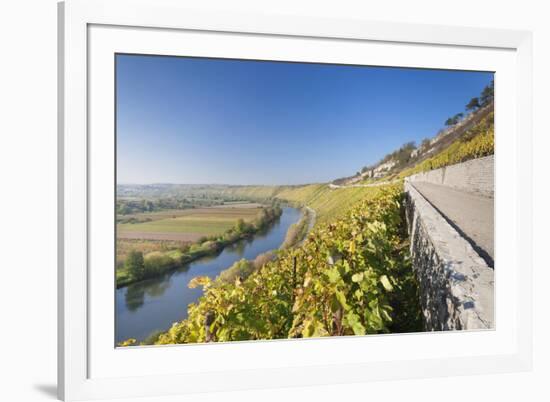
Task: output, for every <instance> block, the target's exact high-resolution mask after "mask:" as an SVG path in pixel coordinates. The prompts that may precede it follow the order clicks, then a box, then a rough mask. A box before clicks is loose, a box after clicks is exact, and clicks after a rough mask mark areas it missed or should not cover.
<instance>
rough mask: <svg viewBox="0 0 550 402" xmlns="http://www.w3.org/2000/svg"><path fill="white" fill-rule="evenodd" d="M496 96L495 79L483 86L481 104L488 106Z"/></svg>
mask: <svg viewBox="0 0 550 402" xmlns="http://www.w3.org/2000/svg"><path fill="white" fill-rule="evenodd" d="M494 98H495V81H494V80H491V83H490V84H489V85H487V86H486V87H485V88H483V92H481V96H480V103H481V106H487V105H488V104H489V103H491V102H492V101H493V99H494Z"/></svg>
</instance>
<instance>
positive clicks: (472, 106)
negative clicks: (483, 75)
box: [466, 98, 481, 110]
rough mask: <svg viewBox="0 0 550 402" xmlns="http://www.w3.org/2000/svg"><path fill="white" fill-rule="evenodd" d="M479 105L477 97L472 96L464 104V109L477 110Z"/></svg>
mask: <svg viewBox="0 0 550 402" xmlns="http://www.w3.org/2000/svg"><path fill="white" fill-rule="evenodd" d="M480 107H481V105H480V104H479V98H472V99H470V102H468V104H467V105H466V110H477V109H479V108H480Z"/></svg>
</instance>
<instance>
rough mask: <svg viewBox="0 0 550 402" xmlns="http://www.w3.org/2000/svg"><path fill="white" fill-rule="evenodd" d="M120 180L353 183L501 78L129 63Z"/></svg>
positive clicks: (121, 76) (245, 64)
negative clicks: (354, 176)
mask: <svg viewBox="0 0 550 402" xmlns="http://www.w3.org/2000/svg"><path fill="white" fill-rule="evenodd" d="M116 63H117V88H116V90H117V181H118V183H119V184H124V183H142V184H146V183H217V184H302V183H313V182H326V181H330V180H333V179H335V178H338V177H342V176H349V175H351V174H353V173H354V172H356V171H357V170H359V169H360V168H361V167H362V166H365V165H369V164H372V163H374V162H376V161H378V160H379V159H380V158H382V157H383V156H384V155H385V154H387V153H389V152H391V151H393V150H395V149H397V148H398V147H399V146H401V145H402V144H404V143H405V142H408V141H416V142H417V143H420V141H421V140H422V139H423V138H426V137H432V136H433V135H435V134H436V133H437V131H438V130H439V129H440V128H442V127H443V123H444V122H445V120H446V119H447V117H449V116H452V115H454V114H456V113H458V112H462V111H464V105H465V104H466V103H467V102H468V101H469V99H470V98H472V97H474V96H477V95H478V94H479V93H480V92H481V90H482V89H483V87H484V86H485V85H487V84H488V83H489V82H490V80H491V79H492V78H493V74H492V73H485V72H460V71H444V70H421V69H402V68H383V67H364V66H342V65H328V64H304V63H281V62H264V61H242V60H223V59H202V58H185V57H164V56H162V57H155V56H140V55H117V59H116Z"/></svg>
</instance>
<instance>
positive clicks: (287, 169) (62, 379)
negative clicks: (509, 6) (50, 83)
mask: <svg viewBox="0 0 550 402" xmlns="http://www.w3.org/2000/svg"><path fill="white" fill-rule="evenodd" d="M129 10H131V13H130V12H128V11H129ZM59 16H60V23H59V41H60V54H59V56H60V63H59V74H60V88H59V94H60V96H59V102H60V118H59V128H60V130H59V131H60V134H59V150H60V157H59V162H60V169H59V178H60V187H59V192H60V198H59V200H60V203H59V208H60V223H59V227H60V229H59V235H60V245H61V247H60V251H59V259H60V267H59V284H60V286H59V288H60V291H59V300H60V302H59V315H60V316H59V318H60V319H59V346H60V348H59V392H60V397H61V398H63V399H66V400H75V399H93V398H106V397H111V398H114V397H124V396H160V395H169V394H178V393H191V392H207V391H222V390H237V389H247V388H264V387H278V386H293V385H313V384H326V383H342V382H357V381H368V380H380V379H399V378H414V377H426V376H436V375H460V374H465V373H469V374H472V373H496V372H508V371H518V370H526V369H529V368H530V365H531V317H530V286H531V284H530V281H531V252H530V247H531V205H530V200H531V195H530V194H531V171H530V167H529V166H530V152H531V121H530V118H531V117H530V113H531V98H530V97H531V70H530V68H531V35H530V34H529V33H528V32H517V31H505V30H488V29H479V28H457V27H443V26H423V25H422V26H420V25H407V24H397V23H380V22H378V23H372V22H368V21H359V20H352V21H340V20H318V19H314V18H307V17H299V18H298V17H293V16H275V15H272V16H271V15H252V14H251V15H242V14H233V13H228V12H221V11H219V12H212V11H205V10H200V9H186V8H183V7H182V6H181V4H180V3H179V2H177V1H170V0H161V1H154V2H153V1H150V0H149V1H145V0H144V1H132V2H130V1H125V0H115V1H101V0H100V1H86V0H71V1H67V2H65V3H61V4H60V6H59Z"/></svg>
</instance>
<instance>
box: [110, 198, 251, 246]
mask: <svg viewBox="0 0 550 402" xmlns="http://www.w3.org/2000/svg"><path fill="white" fill-rule="evenodd" d="M260 210H261V207H260V206H259V205H256V204H235V206H227V205H226V206H220V207H212V208H197V209H187V210H183V211H163V212H151V213H141V214H136V215H135V217H136V218H137V219H139V220H140V221H142V222H140V223H123V224H118V225H117V235H118V237H119V238H133V239H136V238H144V239H155V237H156V235H158V239H159V240H190V241H191V240H194V239H196V238H198V237H201V236H205V235H214V234H221V233H224V232H226V231H227V230H229V229H231V228H232V227H233V226H235V223H236V222H237V221H238V220H239V219H243V220H244V221H246V222H251V221H253V220H254V219H256V218H257V217H258V214H259V212H260ZM146 220H147V221H146ZM170 234H174V235H185V236H187V238H183V237H182V236H172V237H173V238H172V239H171V238H170V237H171V236H170Z"/></svg>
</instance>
